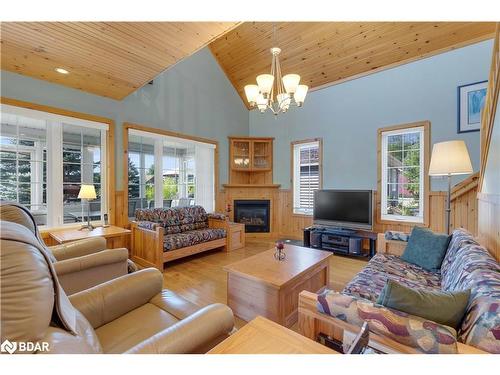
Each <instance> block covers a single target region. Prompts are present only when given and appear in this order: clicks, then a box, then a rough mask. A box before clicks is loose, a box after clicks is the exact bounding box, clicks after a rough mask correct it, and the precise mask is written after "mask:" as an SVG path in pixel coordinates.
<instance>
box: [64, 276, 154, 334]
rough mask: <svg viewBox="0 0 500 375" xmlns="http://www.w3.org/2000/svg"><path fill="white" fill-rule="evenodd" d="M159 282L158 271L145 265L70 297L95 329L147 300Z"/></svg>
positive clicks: (152, 294)
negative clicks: (140, 268) (142, 268)
mask: <svg viewBox="0 0 500 375" xmlns="http://www.w3.org/2000/svg"><path fill="white" fill-rule="evenodd" d="M162 285H163V276H162V274H161V272H159V271H158V270H156V269H154V268H147V269H144V270H140V271H137V272H134V273H131V274H128V275H125V276H122V277H119V278H116V279H114V280H111V281H108V282H106V283H103V284H100V285H97V286H95V287H93V288H90V289H87V290H84V291H81V292H79V293H76V294H73V295H72V296H70V297H69V299H70V301H71V303H72V304H73V306H74V307H75V308H76V309H77V310H79V311H80V312H81V313H82V314H83V315H84V316H85V318H87V320H88V321H89V322H90V324H91V325H92V327H94V329H95V328H99V327H100V326H102V325H104V324H106V323H109V322H111V321H113V320H115V319H117V318H119V317H120V316H122V315H124V314H126V313H128V312H130V311H132V310H134V309H136V308H138V307H140V306H142V305H144V304H146V303H148V302H149V300H151V299H152V298H153V297H154V296H155V295H157V294H158V293H160V292H161V290H162Z"/></svg>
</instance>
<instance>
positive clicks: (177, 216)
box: [131, 206, 227, 270]
mask: <svg viewBox="0 0 500 375" xmlns="http://www.w3.org/2000/svg"><path fill="white" fill-rule="evenodd" d="M226 228H227V218H226V216H225V215H223V214H207V212H206V211H205V209H204V208H203V207H202V206H187V207H175V208H152V209H137V210H136V211H135V221H134V222H132V244H131V253H132V254H131V255H132V259H133V260H134V261H136V262H137V263H139V264H140V265H143V266H146V267H151V266H152V267H156V268H158V269H160V270H163V263H165V262H168V261H171V260H174V259H179V258H182V257H185V256H189V255H193V254H196V253H200V252H202V251H206V250H212V249H216V248H225V247H226Z"/></svg>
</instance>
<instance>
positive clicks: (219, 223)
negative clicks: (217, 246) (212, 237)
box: [208, 213, 229, 230]
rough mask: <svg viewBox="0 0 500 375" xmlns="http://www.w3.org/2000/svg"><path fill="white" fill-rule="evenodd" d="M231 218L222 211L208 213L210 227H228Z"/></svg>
mask: <svg viewBox="0 0 500 375" xmlns="http://www.w3.org/2000/svg"><path fill="white" fill-rule="evenodd" d="M228 223H229V219H228V217H227V216H226V215H224V214H220V213H212V214H208V227H209V228H212V229H226V230H227V228H228Z"/></svg>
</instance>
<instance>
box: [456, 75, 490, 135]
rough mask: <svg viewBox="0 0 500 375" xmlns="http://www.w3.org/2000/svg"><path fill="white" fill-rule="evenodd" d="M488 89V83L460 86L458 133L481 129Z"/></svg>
mask: <svg viewBox="0 0 500 375" xmlns="http://www.w3.org/2000/svg"><path fill="white" fill-rule="evenodd" d="M487 87H488V81H481V82H476V83H470V84H468V85H463V86H458V89H457V91H458V121H457V132H458V133H467V132H475V131H479V129H480V128H481V111H482V109H483V107H484V101H485V100H486V88H487Z"/></svg>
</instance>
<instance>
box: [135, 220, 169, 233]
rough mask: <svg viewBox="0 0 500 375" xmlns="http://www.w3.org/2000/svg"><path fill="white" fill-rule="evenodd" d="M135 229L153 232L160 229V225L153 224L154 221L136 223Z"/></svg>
mask: <svg viewBox="0 0 500 375" xmlns="http://www.w3.org/2000/svg"><path fill="white" fill-rule="evenodd" d="M135 223H136V225H137V228H141V229H147V230H153V231H155V230H156V229H157V228H162V225H161V224H160V223H155V222H154V221H145V220H143V221H136V222H135Z"/></svg>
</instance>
